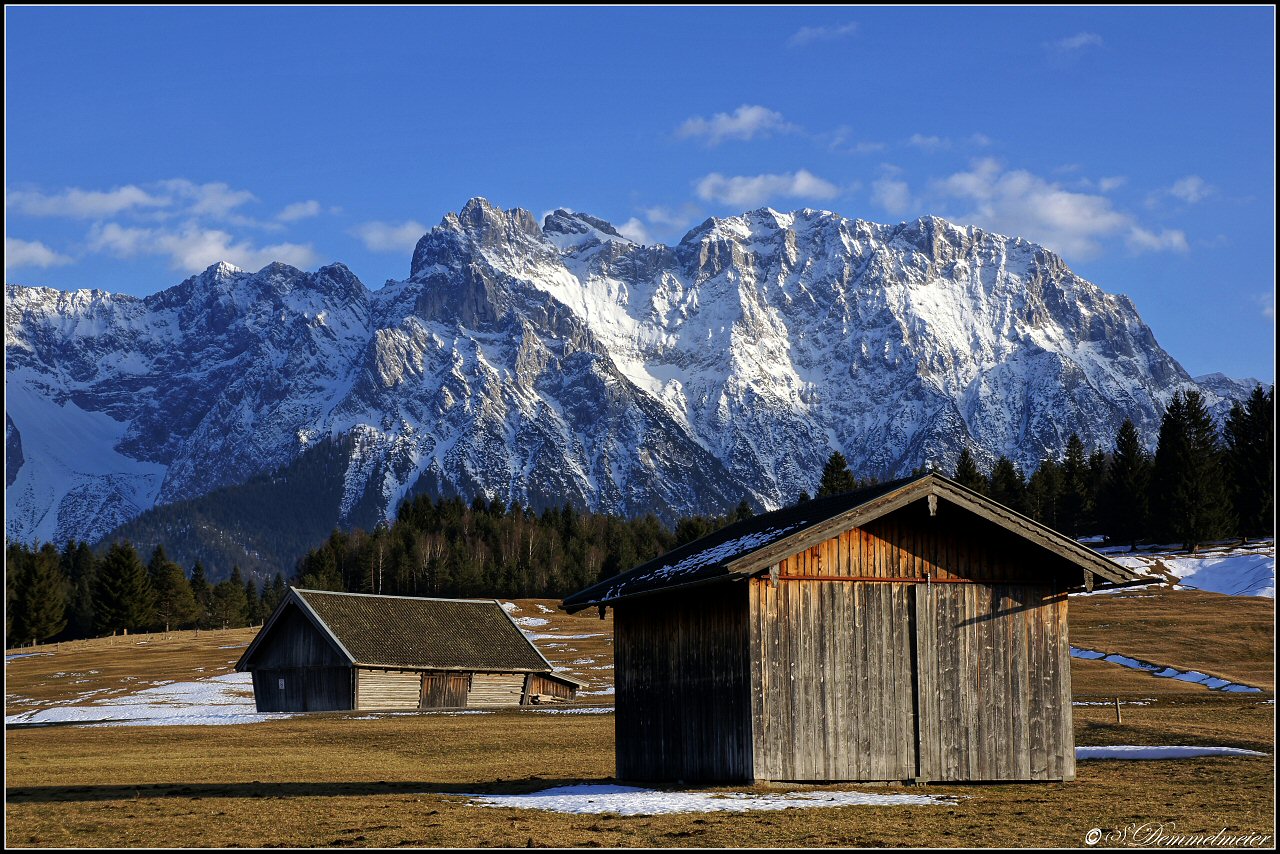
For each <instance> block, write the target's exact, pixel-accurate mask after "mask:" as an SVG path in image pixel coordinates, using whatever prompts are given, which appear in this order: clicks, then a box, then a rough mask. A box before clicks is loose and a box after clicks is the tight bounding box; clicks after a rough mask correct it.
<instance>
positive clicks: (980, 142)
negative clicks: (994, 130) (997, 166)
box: [969, 133, 995, 148]
mask: <svg viewBox="0 0 1280 854" xmlns="http://www.w3.org/2000/svg"><path fill="white" fill-rule="evenodd" d="M993 142H995V140H993V139H992V138H991V137H989V136H987V135H986V134H985V133H974V134H970V135H969V144H970V145H973V146H976V147H978V148H986V147H987V146H989V145H991V144H992V143H993Z"/></svg>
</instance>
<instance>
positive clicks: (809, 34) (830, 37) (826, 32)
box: [787, 22, 858, 47]
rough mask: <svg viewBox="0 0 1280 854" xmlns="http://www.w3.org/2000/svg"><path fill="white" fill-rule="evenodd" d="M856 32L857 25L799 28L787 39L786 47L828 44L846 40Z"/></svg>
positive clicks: (851, 23)
mask: <svg viewBox="0 0 1280 854" xmlns="http://www.w3.org/2000/svg"><path fill="white" fill-rule="evenodd" d="M857 32H858V25H857V23H854V22H850V23H848V24H838V25H836V26H830V27H801V28H800V29H798V30H796V31H795V32H794V33H792V35H791V38H789V39H787V47H803V46H804V45H807V44H813V43H814V42H829V41H836V40H837V39H843V38H848V37H849V36H852V35H854V34H856V33H857Z"/></svg>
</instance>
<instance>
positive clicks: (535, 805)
mask: <svg viewBox="0 0 1280 854" xmlns="http://www.w3.org/2000/svg"><path fill="white" fill-rule="evenodd" d="M460 797H464V798H470V799H471V802H472V803H473V804H475V805H477V806H483V807H506V808H509V809H529V810H547V811H549V812H559V813H570V814H591V815H595V814H600V813H615V814H617V815H671V814H674V813H700V812H752V811H755V810H785V809H812V808H815V807H846V806H948V805H951V804H955V803H956V799H955V798H954V797H950V796H946V795H907V794H896V793H884V792H788V793H786V794H776V795H775V794H755V793H749V792H664V791H661V790H658V789H643V788H638V787H635V786H614V785H580V786H558V787H556V788H553V789H543V790H542V791H541V792H534V793H532V794H528V795H460Z"/></svg>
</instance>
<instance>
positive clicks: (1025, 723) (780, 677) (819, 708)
mask: <svg viewBox="0 0 1280 854" xmlns="http://www.w3.org/2000/svg"><path fill="white" fill-rule="evenodd" d="M1137 582H1138V577H1137V576H1136V575H1135V574H1134V573H1132V572H1131V571H1129V570H1127V569H1125V568H1124V567H1121V566H1119V565H1118V564H1116V563H1114V562H1112V561H1109V560H1107V559H1106V558H1104V557H1102V556H1100V555H1098V554H1097V553H1096V552H1094V551H1092V550H1090V549H1088V548H1085V547H1083V546H1081V545H1079V544H1078V543H1076V542H1075V541H1074V540H1072V539H1070V538H1068V537H1065V536H1063V535H1061V534H1058V533H1056V532H1054V531H1052V530H1050V529H1048V528H1046V527H1044V526H1043V525H1040V524H1038V523H1037V522H1034V521H1032V520H1031V519H1028V518H1027V517H1025V516H1022V515H1020V514H1018V513H1015V512H1014V511H1012V510H1009V509H1008V508H1006V507H1003V506H1001V505H999V504H996V503H995V502H993V501H991V500H990V499H988V498H985V497H983V496H982V495H979V494H978V493H976V492H973V491H971V490H969V489H966V488H964V487H963V486H960V485H959V484H957V483H955V482H953V481H951V480H948V479H947V478H944V477H941V476H939V475H936V474H928V475H924V476H922V477H917V478H910V479H904V480H897V481H893V482H890V483H885V484H881V485H878V486H875V487H872V488H869V489H863V490H859V491H856V492H850V493H845V494H843V495H837V496H832V497H827V498H821V499H815V500H812V501H809V502H807V503H804V504H801V505H798V506H795V507H789V508H786V509H784V510H778V511H776V512H772V513H766V514H763V515H760V516H757V517H755V518H752V519H748V520H745V521H742V522H738V523H736V524H733V525H730V526H729V527H727V528H724V529H722V530H720V531H717V532H715V533H713V534H711V535H709V536H706V537H703V538H702V539H700V540H697V541H696V542H692V543H689V544H687V545H685V546H682V547H681V548H679V549H676V550H675V551H673V552H670V553H669V554H666V555H663V556H661V557H659V558H657V559H655V560H652V561H649V562H648V563H645V564H643V565H641V566H638V567H636V568H634V569H632V570H630V571H629V572H626V573H623V574H621V575H618V576H616V577H614V578H610V579H607V580H605V581H602V582H600V583H599V584H596V585H594V586H592V587H589V588H587V589H585V590H583V591H580V592H579V593H576V594H574V595H573V596H570V597H569V598H567V599H565V600H564V603H563V607H564V608H565V609H566V610H568V611H570V612H574V611H577V610H580V609H582V608H587V607H599V608H600V609H601V613H602V614H603V613H604V608H605V607H606V606H608V607H612V608H613V609H614V624H613V625H614V656H615V658H614V665H615V669H614V676H615V681H616V692H617V696H616V706H617V713H616V719H615V727H616V734H617V737H616V750H617V775H618V777H619V779H624V780H646V781H654V780H683V781H703V782H738V781H751V780H807V781H836V780H858V781H873V780H874V781H917V782H925V781H978V780H1071V779H1074V777H1075V752H1074V741H1073V737H1072V730H1071V672H1070V656H1069V647H1068V643H1067V593H1068V592H1070V591H1073V590H1088V589H1101V588H1102V587H1105V586H1117V585H1125V584H1130V583H1137Z"/></svg>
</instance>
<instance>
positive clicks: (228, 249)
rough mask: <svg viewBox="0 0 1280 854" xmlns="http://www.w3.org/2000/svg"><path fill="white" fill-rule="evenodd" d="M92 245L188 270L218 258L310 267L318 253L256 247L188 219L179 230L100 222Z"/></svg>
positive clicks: (255, 265) (253, 266) (245, 264)
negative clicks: (161, 258) (165, 257)
mask: <svg viewBox="0 0 1280 854" xmlns="http://www.w3.org/2000/svg"><path fill="white" fill-rule="evenodd" d="M89 248H90V249H91V250H93V251H95V252H106V253H109V254H111V255H115V256H116V257H119V258H132V257H135V256H137V255H168V256H169V263H170V266H171V267H173V268H174V269H177V270H182V271H184V272H188V273H196V272H199V271H201V270H203V269H205V268H206V267H208V266H210V265H211V264H216V263H217V262H219V261H229V262H230V263H232V264H234V265H235V266H237V267H241V268H243V269H246V270H259V269H261V268H263V267H265V266H267V265H268V264H270V263H271V262H272V261H281V262H283V263H285V264H289V265H292V266H294V267H299V268H304V269H305V268H307V267H311V266H313V265H314V264H315V263H316V260H317V257H318V256H317V255H316V252H315V250H314V249H313V248H312V247H311V245H310V244H305V245H304V244H297V243H277V244H274V245H272V246H262V247H256V246H253V245H252V244H250V243H248V242H246V241H243V240H241V241H236V240H235V238H233V237H232V236H231V235H230V234H229V233H227V232H225V231H222V230H220V229H211V228H203V227H201V226H200V225H199V224H198V223H196V222H188V223H186V224H185V225H183V226H182V227H181V228H179V229H177V230H165V229H156V228H137V227H125V226H121V225H119V224H118V223H114V222H109V223H106V224H97V225H94V227H93V228H92V229H91V230H90V232H89Z"/></svg>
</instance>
